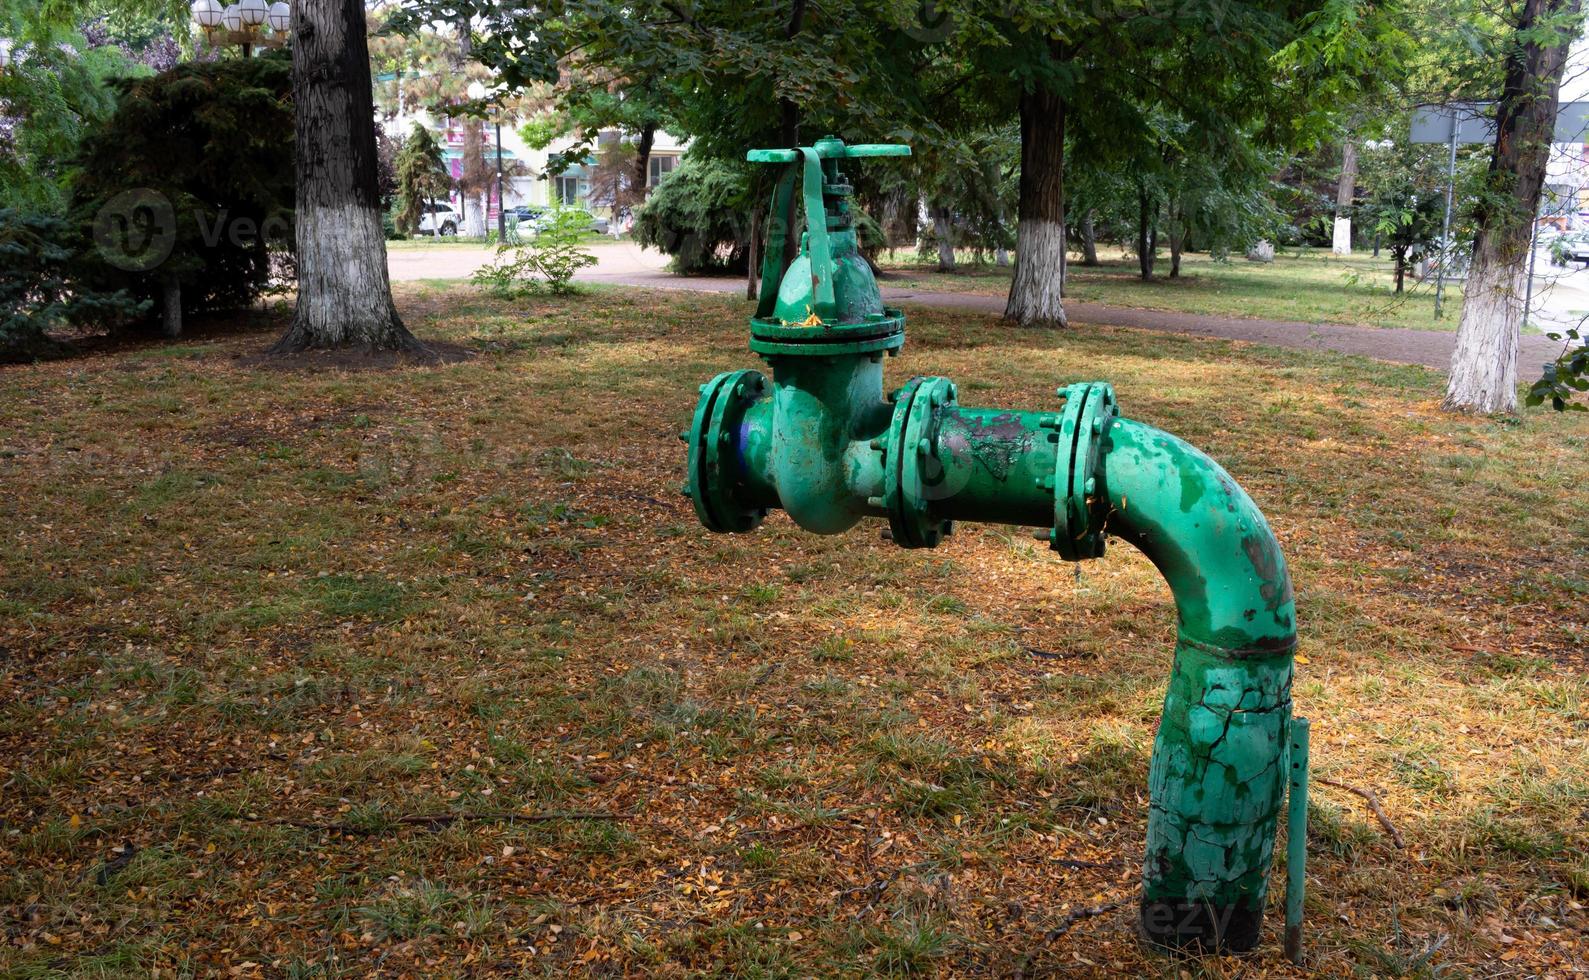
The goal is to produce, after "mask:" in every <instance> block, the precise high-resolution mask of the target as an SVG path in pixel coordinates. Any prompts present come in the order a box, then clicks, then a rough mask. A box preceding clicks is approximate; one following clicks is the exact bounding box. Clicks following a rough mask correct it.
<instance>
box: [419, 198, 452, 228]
mask: <svg viewBox="0 0 1589 980" xmlns="http://www.w3.org/2000/svg"><path fill="white" fill-rule="evenodd" d="M462 225H463V215H461V214H459V213H458V212H457V211H456V210H455V209H454V208H453V206H452V205H451V204H447V203H445V202H442V201H437V202H436V203H435V204H426V205H425V208H424V211H423V212H421V214H420V216H419V229H418V231H419V234H421V235H456V234H458V229H459V227H460V226H462Z"/></svg>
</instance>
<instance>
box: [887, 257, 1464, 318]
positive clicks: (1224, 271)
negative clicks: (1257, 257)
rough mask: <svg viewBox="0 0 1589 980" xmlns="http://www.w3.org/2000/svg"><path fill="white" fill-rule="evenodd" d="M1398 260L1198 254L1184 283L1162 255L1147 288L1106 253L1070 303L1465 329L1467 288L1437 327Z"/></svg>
mask: <svg viewBox="0 0 1589 980" xmlns="http://www.w3.org/2000/svg"><path fill="white" fill-rule="evenodd" d="M1389 254H1390V253H1389V252H1383V253H1381V255H1382V257H1381V258H1378V259H1375V258H1373V257H1372V256H1371V255H1370V254H1369V253H1368V252H1358V253H1356V254H1354V255H1351V256H1338V255H1332V254H1330V251H1329V250H1328V249H1305V250H1300V251H1299V250H1297V249H1287V250H1277V251H1276V252H1275V261H1274V262H1273V263H1272V264H1265V263H1259V262H1249V261H1247V260H1246V259H1245V258H1244V257H1242V256H1240V255H1234V256H1231V257H1229V258H1228V259H1226V260H1224V261H1216V260H1214V259H1212V258H1210V257H1209V256H1208V255H1206V254H1202V253H1196V254H1188V255H1185V256H1183V257H1182V260H1181V274H1180V276H1178V277H1177V278H1175V279H1171V278H1169V272H1170V259H1169V255H1168V254H1162V255H1160V256H1159V262H1158V265H1157V266H1155V273H1156V275H1157V278H1155V279H1153V280H1152V281H1151V282H1143V281H1142V279H1141V277H1140V276H1139V275H1138V271H1137V263H1136V259H1135V257H1125V256H1122V255H1121V254H1120V252H1119V251H1118V250H1109V249H1100V251H1099V259H1100V260H1101V262H1102V264H1101V265H1098V266H1095V267H1093V268H1088V267H1086V266H1083V265H1081V264H1080V263H1078V262H1072V263H1071V266H1070V286H1069V287H1068V295H1069V297H1070V298H1072V299H1077V300H1082V301H1084V302H1094V303H1107V304H1109V305H1110V306H1132V307H1137V308H1139V309H1148V310H1175V311H1179V312H1182V313H1206V314H1212V315H1218V316H1235V317H1255V318H1258V319H1263V320H1299V321H1303V322H1307V323H1313V322H1325V323H1348V324H1358V325H1363V326H1371V327H1411V328H1413V329H1417V330H1455V329H1456V328H1457V312H1458V311H1459V310H1460V309H1461V308H1462V306H1461V304H1462V288H1461V284H1460V283H1457V284H1452V283H1447V284H1446V314H1447V315H1446V316H1445V317H1444V318H1443V319H1439V320H1437V319H1435V316H1434V283H1433V281H1430V282H1429V283H1419V282H1417V281H1416V280H1414V279H1413V278H1412V277H1411V276H1410V275H1409V276H1408V279H1407V284H1406V288H1407V292H1405V293H1403V294H1402V295H1401V296H1397V295H1396V293H1395V277H1394V274H1393V273H1394V270H1393V266H1392V264H1391V261H1390V258H1389ZM880 265H881V266H882V267H883V268H884V269H886V270H888V271H889V272H892V273H893V275H892V276H890V277H888V278H886V279H885V280H884V285H887V286H900V287H905V288H913V289H933V290H944V291H953V292H971V293H985V294H988V295H995V296H1003V295H1005V294H1006V293H1008V292H1009V285H1010V270H1009V269H1008V268H999V267H997V266H994V265H992V264H984V265H975V264H970V263H969V262H968V263H967V264H966V265H964V266H963V271H961V272H956V273H949V274H946V273H941V272H938V271H936V267H935V266H934V265H931V264H927V265H923V264H921V263H919V262H918V261H917V260H916V257H915V256H914V255H912V254H911V253H910V252H908V251H904V250H902V251H899V252H897V253H895V258H894V259H893V260H890V258H889V255H888V253H887V252H884V253H883V255H882V257H881V261H880Z"/></svg>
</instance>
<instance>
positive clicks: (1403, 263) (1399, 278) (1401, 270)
mask: <svg viewBox="0 0 1589 980" xmlns="http://www.w3.org/2000/svg"><path fill="white" fill-rule="evenodd" d="M1392 253H1393V254H1392V260H1393V261H1394V262H1395V263H1396V295H1398V296H1400V295H1401V287H1402V282H1403V280H1404V279H1405V278H1406V274H1407V251H1406V249H1402V248H1396V249H1393V250H1392Z"/></svg>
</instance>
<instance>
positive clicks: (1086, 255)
mask: <svg viewBox="0 0 1589 980" xmlns="http://www.w3.org/2000/svg"><path fill="white" fill-rule="evenodd" d="M1081 264H1082V265H1087V266H1093V265H1097V264H1098V235H1097V233H1096V232H1095V231H1093V226H1092V211H1091V210H1089V211H1088V212H1087V213H1086V214H1085V215H1083V216H1082V219H1081Z"/></svg>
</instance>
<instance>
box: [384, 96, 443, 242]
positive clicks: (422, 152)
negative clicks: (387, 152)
mask: <svg viewBox="0 0 1589 980" xmlns="http://www.w3.org/2000/svg"><path fill="white" fill-rule="evenodd" d="M451 182H452V181H451V177H450V175H449V174H448V173H447V163H446V160H445V159H444V158H443V155H442V152H441V144H439V143H437V142H436V137H434V136H432V135H431V133H430V130H429V129H428V128H427V127H425V126H423V125H421V124H420V123H418V122H416V123H414V125H413V128H412V130H411V131H410V132H409V136H408V139H406V140H404V141H403V148H402V150H400V151H399V152H398V154H397V227H398V230H399V231H401V232H403V234H405V235H412V234H414V233H415V232H416V231H418V230H419V221H420V218H421V216H422V215H423V213H424V209H425V205H426V204H434V203H435V201H436V197H437V196H438V195H441V194H445V193H447V187H448V185H449V184H450V183H451Z"/></svg>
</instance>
